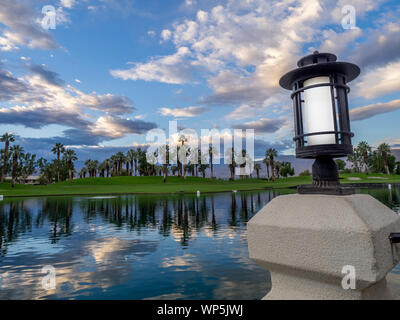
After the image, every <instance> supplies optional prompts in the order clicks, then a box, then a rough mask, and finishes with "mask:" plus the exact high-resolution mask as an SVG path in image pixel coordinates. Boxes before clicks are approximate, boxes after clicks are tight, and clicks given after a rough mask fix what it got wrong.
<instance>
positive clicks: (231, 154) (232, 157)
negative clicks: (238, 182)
mask: <svg viewBox="0 0 400 320" xmlns="http://www.w3.org/2000/svg"><path fill="white" fill-rule="evenodd" d="M226 157H227V158H229V160H230V161H229V171H230V173H231V180H235V167H236V162H235V149H234V148H229V149H227V150H226Z"/></svg>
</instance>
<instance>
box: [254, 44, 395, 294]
mask: <svg viewBox="0 0 400 320" xmlns="http://www.w3.org/2000/svg"><path fill="white" fill-rule="evenodd" d="M359 74H360V69H359V68H358V67H357V66H356V65H354V64H351V63H347V62H337V61H336V56H335V55H333V54H331V53H319V52H314V53H313V54H311V55H308V56H306V57H304V58H302V59H300V60H299V62H298V68H297V69H295V70H293V71H290V72H289V73H287V74H285V75H284V76H283V77H282V78H281V80H280V85H281V86H282V87H283V88H285V89H288V90H293V92H292V99H293V106H294V117H295V119H294V120H295V133H296V134H295V137H294V140H295V141H296V156H297V157H298V158H306V159H315V162H314V164H313V184H312V185H309V186H301V187H299V188H298V193H297V194H289V195H281V196H278V197H276V198H274V199H273V200H271V201H270V202H269V203H268V204H267V205H265V206H264V207H263V208H262V209H261V210H260V211H259V212H258V213H257V214H256V215H255V216H254V217H253V218H251V220H250V221H249V222H248V223H247V234H248V246H249V255H250V258H251V259H253V260H254V261H255V262H256V263H257V264H259V265H260V266H261V267H262V268H265V269H267V270H268V271H269V272H270V274H271V282H272V285H271V291H270V292H269V293H268V294H267V295H266V296H265V297H264V299H393V298H394V297H400V288H399V287H393V285H392V283H390V281H387V279H386V275H387V273H388V272H389V271H390V270H391V269H392V268H393V267H394V266H395V265H396V264H397V263H398V262H399V261H400V245H399V243H400V233H399V230H400V218H399V216H398V215H397V214H396V213H394V212H393V211H392V210H391V209H389V208H388V207H386V206H385V205H384V204H382V203H380V202H379V201H378V200H377V199H375V198H373V197H372V196H370V195H367V194H354V190H353V189H351V188H345V187H342V186H341V185H340V184H339V175H338V170H337V166H336V163H335V162H334V161H333V158H335V157H343V156H346V155H349V154H351V153H352V152H353V147H352V145H351V138H352V136H353V134H352V133H351V131H350V119H349V106H348V101H347V94H348V93H349V91H350V88H349V87H348V86H347V83H349V82H350V81H352V80H354V79H355V78H356V77H357V76H358V75H359ZM344 270H352V271H351V272H352V276H351V277H352V281H353V285H354V286H353V285H352V286H351V288H349V287H348V286H346V285H344V282H343V281H344V279H345V277H344ZM345 272H346V271H345Z"/></svg>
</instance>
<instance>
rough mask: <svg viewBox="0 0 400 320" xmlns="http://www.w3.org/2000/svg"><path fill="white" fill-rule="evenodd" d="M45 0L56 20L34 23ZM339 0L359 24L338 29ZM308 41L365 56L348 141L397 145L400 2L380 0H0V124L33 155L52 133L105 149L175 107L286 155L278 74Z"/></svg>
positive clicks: (91, 153) (174, 113)
mask: <svg viewBox="0 0 400 320" xmlns="http://www.w3.org/2000/svg"><path fill="white" fill-rule="evenodd" d="M44 5H52V6H54V7H55V9H56V10H57V15H56V17H57V21H56V22H57V24H56V29H55V30H52V29H49V30H45V29H43V28H42V26H41V19H42V18H43V14H42V13H41V11H42V7H43V6H44ZM344 5H352V6H354V8H355V9H356V28H355V29H343V27H342V18H343V14H342V12H341V10H342V7H343V6H344ZM314 50H319V51H328V52H332V53H335V54H336V55H337V56H338V57H339V60H343V61H350V62H354V63H356V64H358V65H360V67H361V70H362V73H361V76H360V77H359V78H358V79H357V80H355V81H354V82H352V83H350V86H351V88H352V92H351V94H350V97H349V98H350V108H351V110H352V111H351V117H352V120H353V121H352V129H353V131H354V132H355V138H354V140H353V144H357V143H358V142H359V141H361V140H367V141H368V142H369V143H370V144H371V145H373V146H376V145H377V144H379V143H380V142H383V141H386V142H388V143H390V145H391V146H392V148H393V149H397V150H398V149H400V130H399V128H398V127H399V123H400V110H399V109H400V5H398V4H397V1H382V0H362V1H361V0H355V1H350V0H346V1H342V0H339V1H331V0H330V1H327V0H325V1H323V0H305V1H294V0H283V1H267V0H264V1H261V0H252V1H250V0H249V1H239V0H228V1H205V0H204V1H203V0H179V1H178V0H168V1H162V0H159V1H156V0H152V1H128V0H121V1H117V0H61V1H60V0H56V1H52V0H45V1H42V0H30V1H24V0H0V61H1V62H0V132H6V131H8V132H13V133H15V134H16V135H17V136H18V143H20V144H21V145H22V146H23V147H24V148H25V150H26V151H30V152H35V153H38V154H39V155H40V156H45V157H52V155H51V153H50V149H51V145H53V144H54V143H55V142H56V141H61V142H63V143H64V144H66V145H67V146H69V147H72V148H74V149H76V150H77V151H78V153H79V155H80V157H86V158H88V157H91V158H100V159H101V158H103V157H104V156H108V155H109V154H110V153H111V152H115V151H116V150H119V149H122V150H126V149H127V148H131V147H135V146H139V145H146V141H145V133H146V132H147V131H148V130H150V129H153V128H163V129H167V128H168V121H169V120H175V119H177V120H178V123H179V125H180V126H182V127H186V128H193V129H195V130H198V132H200V129H201V128H205V129H207V128H209V129H211V128H214V127H215V128H218V129H224V128H228V129H233V128H254V129H255V132H256V156H258V157H259V156H262V154H263V153H264V152H265V149H267V148H268V147H270V146H272V147H275V148H276V149H278V151H279V152H280V153H281V154H293V144H292V141H291V139H292V136H293V124H292V123H293V114H292V110H291V100H290V98H289V93H288V92H286V91H285V90H283V89H281V88H280V87H279V85H278V81H279V78H280V76H282V75H283V74H284V73H285V72H287V71H288V70H290V69H293V68H294V67H295V65H296V61H297V60H298V59H299V58H300V57H301V56H303V55H305V54H308V53H310V52H312V51H314Z"/></svg>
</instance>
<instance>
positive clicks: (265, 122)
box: [232, 118, 287, 134]
mask: <svg viewBox="0 0 400 320" xmlns="http://www.w3.org/2000/svg"><path fill="white" fill-rule="evenodd" d="M286 122H287V119H285V118H276V119H268V118H261V119H259V120H256V121H249V122H245V123H244V124H236V125H233V126H232V127H233V128H234V129H242V130H246V129H254V131H255V133H256V134H259V133H273V132H276V131H278V130H279V129H280V128H281V127H282V126H283V125H284V124H285V123H286Z"/></svg>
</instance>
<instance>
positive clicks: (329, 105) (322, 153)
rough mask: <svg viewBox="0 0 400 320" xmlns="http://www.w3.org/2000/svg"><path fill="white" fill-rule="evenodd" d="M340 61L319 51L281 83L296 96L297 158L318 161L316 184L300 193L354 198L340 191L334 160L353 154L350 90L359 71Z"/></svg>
mask: <svg viewBox="0 0 400 320" xmlns="http://www.w3.org/2000/svg"><path fill="white" fill-rule="evenodd" d="M336 60H337V57H336V56H335V55H334V54H331V53H319V52H318V51H315V52H314V53H313V54H310V55H308V56H305V57H303V58H302V59H300V60H299V61H298V62H297V66H298V68H297V69H295V70H292V71H290V72H288V73H286V74H285V75H284V76H283V77H282V78H281V79H280V81H279V84H280V85H281V86H282V87H283V88H285V89H288V90H293V93H292V95H291V98H292V100H293V108H294V123H295V128H294V129H295V137H294V141H295V142H296V157H297V158H304V159H316V160H315V162H314V164H313V170H312V171H313V184H312V185H311V186H300V187H299V188H298V192H299V193H328V194H349V193H352V192H353V189H351V188H344V187H342V186H340V183H339V174H338V170H337V166H336V163H335V161H334V160H333V158H335V157H344V156H347V155H351V154H352V153H353V146H352V144H351V138H352V137H353V135H354V134H353V133H352V132H351V131H350V117H349V106H348V100H347V94H348V93H349V92H350V88H349V87H348V86H347V85H346V84H347V83H348V82H350V81H352V80H354V79H355V78H356V77H358V75H359V74H360V68H359V67H358V66H356V65H355V64H352V63H348V62H338V61H336Z"/></svg>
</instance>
